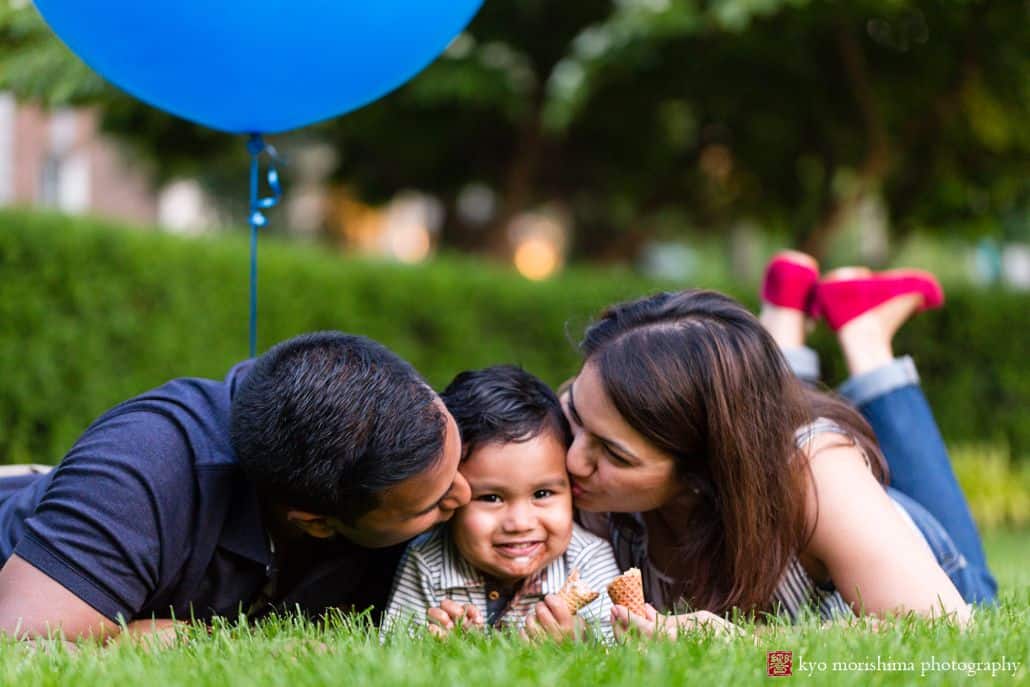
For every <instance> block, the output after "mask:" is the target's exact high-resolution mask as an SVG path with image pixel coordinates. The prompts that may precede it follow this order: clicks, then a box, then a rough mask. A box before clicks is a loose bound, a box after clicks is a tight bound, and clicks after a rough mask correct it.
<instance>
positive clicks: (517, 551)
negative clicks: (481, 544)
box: [494, 540, 544, 558]
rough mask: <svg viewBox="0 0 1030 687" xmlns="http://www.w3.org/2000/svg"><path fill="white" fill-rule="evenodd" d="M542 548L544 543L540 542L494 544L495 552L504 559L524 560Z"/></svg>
mask: <svg viewBox="0 0 1030 687" xmlns="http://www.w3.org/2000/svg"><path fill="white" fill-rule="evenodd" d="M543 547H544V542H543V541H541V540H534V541H519V542H506V543H503V544H494V548H495V549H496V550H497V552H498V553H499V554H501V555H502V556H504V557H505V558H526V557H528V556H532V555H533V554H535V553H536V552H537V551H539V550H540V549H542V548H543Z"/></svg>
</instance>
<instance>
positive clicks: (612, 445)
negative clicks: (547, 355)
mask: <svg viewBox="0 0 1030 687" xmlns="http://www.w3.org/2000/svg"><path fill="white" fill-rule="evenodd" d="M575 385H576V383H575V382H573V383H572V384H569V412H570V413H571V414H572V419H573V421H575V423H576V424H577V425H579V426H580V427H583V429H585V430H586V431H587V432H588V433H590V434H593V435H594V436H595V437H597V440H598V441H600V442H601V443H602V444H605V445H607V446H608V450H611V449H612V448H615V449H618V451H619V452H620V453H622V454H624V455H625V456H628V457H630V458H634V459H636V457H637V456H636V454H634V453H633V452H632V451H630V450H629V449H628V448H626V447H625V446H623V445H622V444H620V443H619V442H617V441H614V440H612V439H608V438H606V437H603V436H601V435H600V434H598V433H597V432H594V431H591V430H590V429H589V428H587V427H586V426H584V425H583V418H581V417H580V416H579V412H578V411H577V410H576V403H575V399H574V398H573V396H572V387H574V386H575Z"/></svg>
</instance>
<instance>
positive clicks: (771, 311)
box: [758, 250, 819, 348]
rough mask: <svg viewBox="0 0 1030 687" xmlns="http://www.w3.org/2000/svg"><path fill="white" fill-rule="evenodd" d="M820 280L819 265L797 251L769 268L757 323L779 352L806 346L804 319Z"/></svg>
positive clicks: (788, 252) (776, 259) (777, 258)
mask: <svg viewBox="0 0 1030 687" xmlns="http://www.w3.org/2000/svg"><path fill="white" fill-rule="evenodd" d="M818 280H819V263H818V262H816V260H815V258H813V257H812V256H810V255H806V254H805V253H800V252H798V251H793V250H785V251H780V252H779V253H777V254H776V255H774V256H773V258H772V260H770V261H769V264H768V266H766V268H765V278H764V279H763V280H762V290H761V298H762V310H761V312H760V313H759V315H758V319H759V321H760V322H761V323H762V326H764V327H765V329H766V331H768V332H769V334H771V335H772V337H773V339H774V340H775V341H776V343H777V344H779V346H780V348H799V347H801V346H803V345H804V344H805V318H806V316H807V314H808V312H809V310H810V308H811V305H812V298H813V295H814V288H815V285H816V283H817V282H818Z"/></svg>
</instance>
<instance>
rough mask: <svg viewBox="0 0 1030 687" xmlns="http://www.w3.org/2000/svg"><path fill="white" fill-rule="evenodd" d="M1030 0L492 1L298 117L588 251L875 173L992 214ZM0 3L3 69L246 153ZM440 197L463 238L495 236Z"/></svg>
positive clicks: (1020, 99) (173, 162) (459, 240)
mask: <svg viewBox="0 0 1030 687" xmlns="http://www.w3.org/2000/svg"><path fill="white" fill-rule="evenodd" d="M1028 7H1030V6H1028V5H1026V3H1023V2H1016V1H1012V2H990V1H987V0H848V1H847V2H845V1H844V0H707V1H702V0H614V1H613V0H576V1H575V2H569V3H564V4H562V5H560V6H557V5H555V4H554V3H548V2H544V0H522V1H521V2H517V3H504V2H499V1H495V0H487V2H486V4H485V5H484V7H483V8H482V10H481V11H480V13H479V15H478V16H477V17H476V19H475V20H474V21H473V23H472V25H471V26H470V27H469V29H468V30H467V31H466V33H464V34H463V35H462V36H461V37H459V38H458V39H457V40H455V42H454V43H453V44H452V45H451V47H450V48H449V49H448V51H447V53H446V54H445V55H444V56H443V57H441V58H440V59H439V60H437V61H436V62H435V63H434V64H433V65H432V66H430V67H429V68H428V69H427V70H426V71H425V72H423V73H422V74H421V75H420V76H418V77H417V78H416V79H414V80H413V81H411V82H410V83H409V84H407V85H406V86H404V87H402V88H401V89H399V90H398V91H396V92H394V93H393V94H391V95H389V96H387V97H385V98H383V99H381V100H380V101H378V102H376V103H374V104H372V105H370V106H368V107H365V108H363V109H362V110H360V111H358V112H355V113H352V114H350V115H348V116H345V117H342V118H338V119H335V120H332V121H329V122H325V123H322V124H320V125H318V126H315V127H312V128H310V129H309V130H307V131H306V132H305V135H307V136H314V137H319V138H323V139H326V140H328V141H330V142H332V143H333V144H334V145H335V146H336V147H337V148H338V149H339V150H340V152H341V153H342V155H341V162H340V166H339V169H338V170H337V171H336V175H337V177H338V178H340V179H345V180H347V182H348V184H350V185H352V186H353V187H354V188H356V189H357V190H358V191H359V192H360V193H361V194H362V195H363V196H365V197H366V198H368V199H371V200H376V199H382V198H385V197H387V196H388V195H389V194H391V193H392V192H394V191H395V190H396V189H398V188H419V189H424V190H427V191H430V192H432V193H435V194H437V195H439V196H440V197H441V198H442V199H444V201H445V203H447V204H448V205H449V206H451V207H453V205H454V203H455V200H456V198H457V196H458V194H459V193H460V191H461V189H462V188H463V187H465V186H466V185H467V184H469V183H470V182H478V183H481V184H485V185H486V186H488V187H490V188H492V189H494V190H495V191H496V193H497V197H498V199H499V207H500V211H499V212H498V214H497V215H496V217H495V219H494V222H493V225H494V227H493V228H494V229H495V230H498V231H499V230H500V229H502V228H503V227H504V225H505V223H506V221H507V220H508V218H510V217H511V216H512V215H513V214H514V213H516V212H519V211H522V210H525V209H527V208H533V207H537V206H540V205H542V204H548V203H553V204H557V205H559V206H560V207H562V208H564V209H565V210H566V211H568V212H569V213H570V214H571V216H572V217H573V218H574V220H575V225H576V227H577V231H578V232H579V236H580V237H581V240H580V241H579V243H578V246H579V248H580V250H581V251H592V252H595V253H597V252H603V251H605V250H607V249H609V248H610V247H611V245H610V244H611V243H612V242H618V243H624V242H627V241H629V242H632V241H633V240H634V239H635V238H636V237H639V236H640V235H652V234H653V233H655V232H661V231H663V230H665V229H664V228H665V227H667V226H672V227H683V226H687V225H689V226H693V227H697V228H708V229H712V230H719V229H722V228H725V227H726V226H728V225H730V224H731V223H733V222H735V221H737V220H739V219H741V218H750V219H754V220H756V221H758V222H759V223H761V224H763V225H766V226H776V227H781V228H782V227H789V228H790V231H791V232H792V234H793V235H794V237H795V240H796V242H797V243H798V244H799V245H801V246H803V247H805V248H807V249H809V250H812V251H813V252H816V253H819V252H820V251H821V250H822V248H823V247H824V246H825V243H826V239H827V238H828V237H829V236H831V235H832V234H833V232H834V231H835V230H836V229H837V228H838V227H840V226H841V224H842V220H843V219H844V218H846V217H847V215H848V213H849V212H850V211H851V210H852V209H853V208H854V207H855V206H856V204H857V203H858V202H859V201H861V200H862V199H863V198H867V197H869V196H870V195H876V196H878V197H881V198H882V199H883V200H884V201H885V204H886V206H887V209H888V211H889V214H890V219H891V225H892V228H893V230H894V231H896V232H905V231H907V230H909V229H910V228H912V227H917V226H930V227H955V226H965V227H968V228H969V230H971V231H984V227H985V226H988V225H991V226H996V225H997V223H998V221H999V219H1001V220H1006V218H1008V220H1009V221H1011V220H1012V218H1016V222H1017V223H1018V222H1026V221H1027V220H1026V219H1025V218H1026V216H1027V212H1028V210H1027V208H1028V207H1030V181H1028V180H1030V128H1028V127H1027V126H1026V122H1027V121H1030V50H1027V46H1030V9H1028ZM0 17H2V18H0V31H2V32H3V34H6V35H4V36H3V37H4V38H5V39H6V38H13V39H15V40H5V41H4V44H5V45H6V47H5V48H2V49H0V67H2V68H3V74H4V76H2V77H0V79H2V81H0V83H2V84H3V85H4V86H5V87H10V88H14V89H16V90H17V91H18V92H19V93H22V94H25V95H29V96H37V97H44V98H45V99H46V100H48V101H49V102H55V101H67V100H83V99H85V100H98V101H100V102H102V103H103V104H104V105H105V112H106V113H107V125H108V127H109V128H110V129H111V130H112V131H114V132H116V133H118V134H120V135H123V136H125V137H127V138H129V139H131V140H133V141H134V142H136V143H137V144H138V145H139V146H140V147H141V148H142V149H144V150H147V151H149V152H150V154H151V155H152V156H153V157H154V158H155V159H157V160H158V161H159V163H160V167H161V168H162V169H164V170H176V171H179V170H183V169H190V168H191V167H192V168H200V167H203V168H204V169H208V170H210V169H213V168H217V167H218V166H219V164H223V165H224V164H232V165H239V163H240V159H239V151H240V150H241V149H242V144H240V143H239V142H238V141H235V140H233V139H232V138H231V137H228V136H224V135H221V134H214V133H211V132H205V131H203V130H201V129H199V128H198V127H193V126H192V125H189V124H187V123H184V122H181V121H180V120H175V119H174V118H171V117H168V116H166V115H163V114H161V113H157V112H155V111H153V110H151V109H149V108H147V107H146V106H143V105H140V104H138V103H136V102H135V101H133V100H131V99H129V98H126V97H125V96H122V95H120V94H118V92H117V91H116V90H114V89H112V88H105V87H102V86H100V82H99V81H98V80H97V78H96V77H95V76H93V75H91V74H89V73H88V70H86V69H85V68H84V67H83V66H82V65H81V64H80V63H78V62H77V61H76V60H74V59H73V58H70V57H69V56H68V54H67V52H66V51H64V50H63V48H61V47H60V46H59V45H58V44H56V42H55V41H54V39H52V38H51V37H50V36H49V35H48V34H47V33H46V30H45V29H44V28H41V26H40V24H39V22H38V20H36V19H35V18H34V17H33V16H32V14H31V13H30V11H29V10H8V11H7V12H6V13H4V14H3V15H0ZM448 218H449V219H448V222H447V225H446V227H445V237H446V238H447V239H448V240H450V241H451V242H452V243H456V244H461V245H470V246H475V245H480V246H482V245H489V244H490V242H491V241H495V240H496V237H497V235H498V233H497V231H494V232H490V231H482V230H477V229H476V228H475V227H469V226H463V225H462V223H461V220H460V217H459V216H458V214H457V213H454V212H451V213H448ZM670 218H671V220H670ZM674 230H675V229H674ZM674 230H673V231H674ZM585 236H589V237H590V240H589V241H586V240H582V237H585Z"/></svg>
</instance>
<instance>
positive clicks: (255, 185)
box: [247, 134, 283, 358]
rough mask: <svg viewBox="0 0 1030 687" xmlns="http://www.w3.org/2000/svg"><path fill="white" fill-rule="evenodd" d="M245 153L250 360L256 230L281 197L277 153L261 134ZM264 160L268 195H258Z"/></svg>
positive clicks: (252, 353) (255, 313)
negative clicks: (263, 159)
mask: <svg viewBox="0 0 1030 687" xmlns="http://www.w3.org/2000/svg"><path fill="white" fill-rule="evenodd" d="M247 151H248V152H249V153H250V218H249V222H250V357H251V358H253V357H254V356H255V355H256V354H257V318H258V307H257V278H258V272H257V248H258V229H260V228H262V227H264V226H265V225H266V224H268V218H267V217H265V213H264V212H263V211H264V210H267V209H269V208H272V207H275V205H276V204H277V203H278V202H279V199H280V198H282V194H283V191H282V187H281V186H280V185H279V170H278V169H276V166H275V165H276V163H277V162H278V161H279V153H277V152H276V150H275V148H274V147H273V146H270V145H268V144H267V143H265V140H264V139H263V138H261V134H251V135H250V139H249V140H248V141H247ZM262 153H264V154H265V155H266V156H267V158H268V173H267V176H266V180H267V181H268V188H269V189H271V191H272V195H270V196H261V187H260V182H261V154H262Z"/></svg>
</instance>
